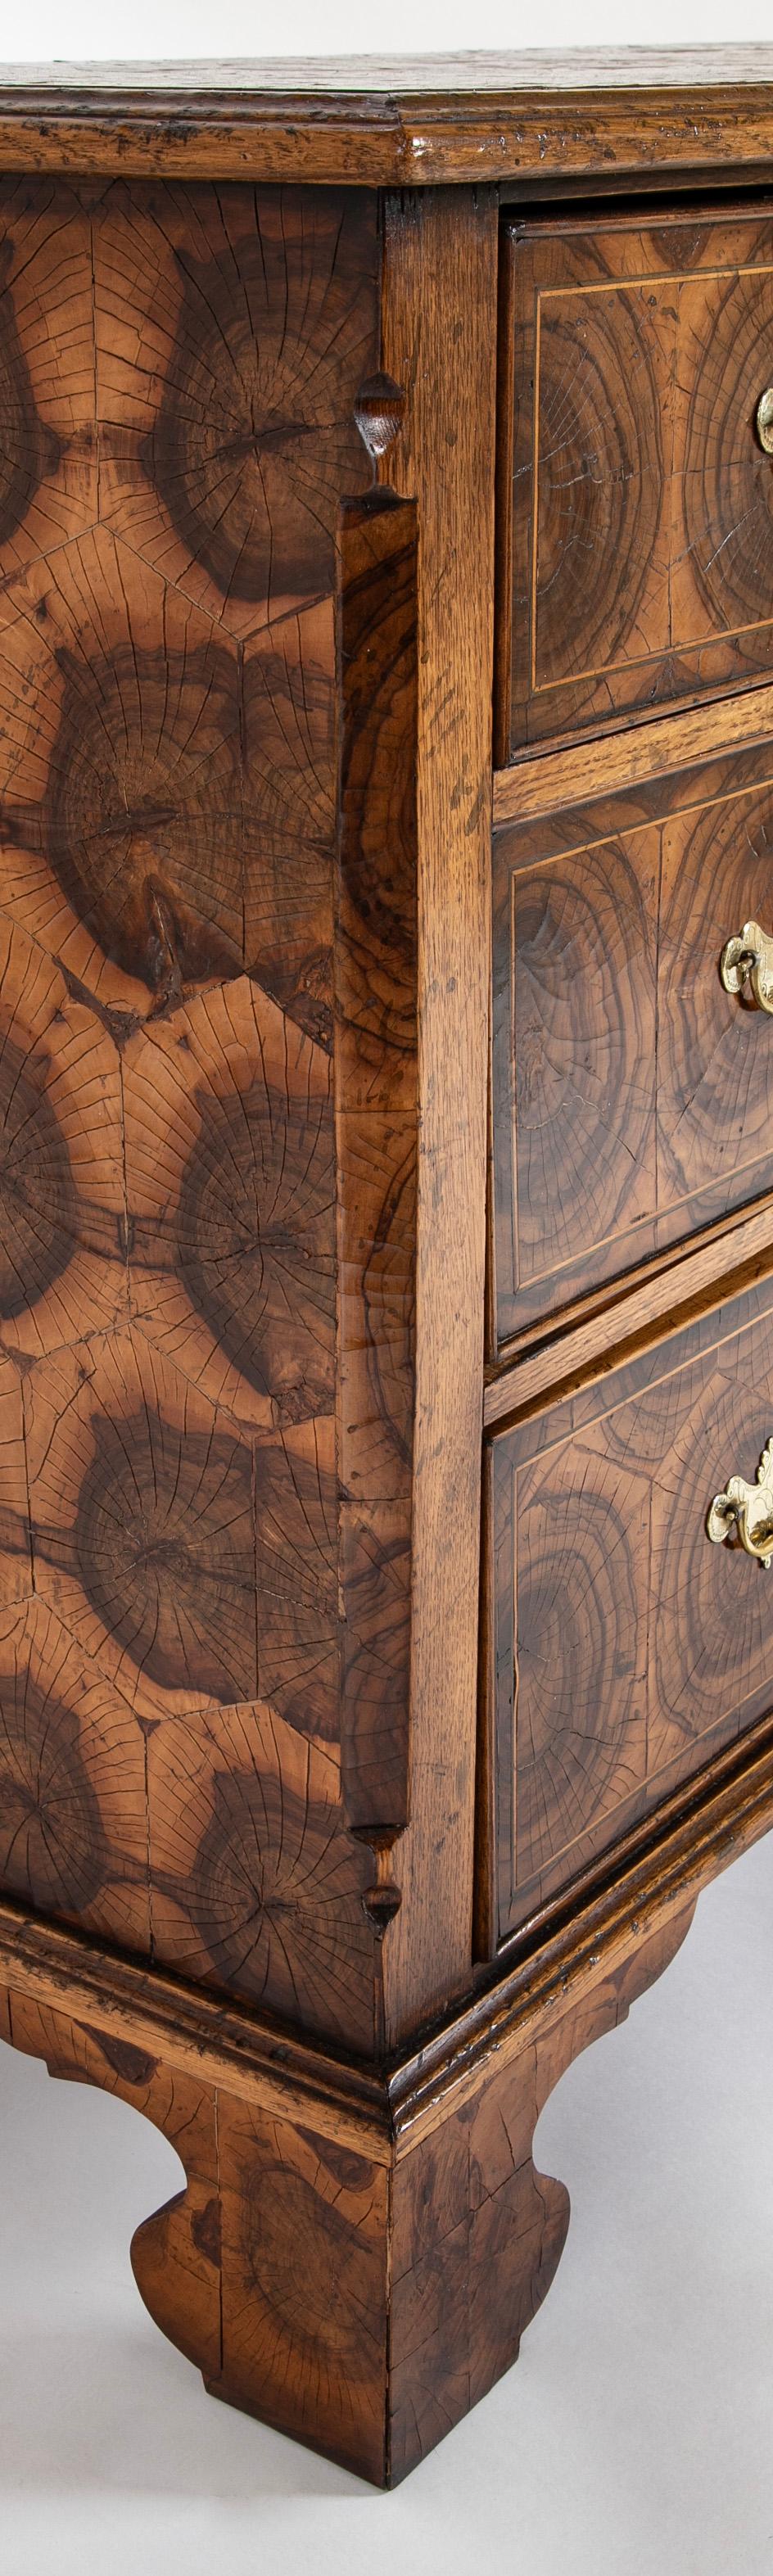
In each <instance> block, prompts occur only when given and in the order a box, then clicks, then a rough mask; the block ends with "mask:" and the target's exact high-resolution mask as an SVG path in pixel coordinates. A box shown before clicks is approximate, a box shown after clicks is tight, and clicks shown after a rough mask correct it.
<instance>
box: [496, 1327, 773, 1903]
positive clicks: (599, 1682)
mask: <svg viewBox="0 0 773 2576" xmlns="http://www.w3.org/2000/svg"><path fill="white" fill-rule="evenodd" d="M771 1434H773V1283H772V1282H767V1283H766V1284H765V1286H764V1287H757V1288H756V1289H754V1290H753V1291H750V1292H748V1293H747V1294H746V1295H745V1296H744V1297H739V1298H736V1299H735V1300H733V1301H732V1302H731V1303H729V1304H727V1305H725V1306H724V1307H722V1308H719V1309H715V1310H714V1313H713V1314H712V1315H710V1316H707V1317H703V1318H702V1319H701V1320H700V1322H699V1323H697V1324H693V1325H691V1326H690V1327H689V1328H688V1329H686V1330H683V1331H682V1332H681V1333H679V1334H675V1335H673V1336H672V1337H671V1338H670V1339H669V1340H668V1341H667V1342H665V1343H662V1344H659V1345H658V1347H657V1349H656V1350H654V1351H653V1350H650V1351H648V1352H647V1353H646V1354H644V1355H643V1356H642V1357H640V1358H639V1359H638V1360H636V1361H634V1362H631V1363H629V1364H628V1365H627V1366H625V1367H624V1368H620V1369H618V1370H617V1371H615V1372H614V1373H613V1374H612V1375H611V1376H609V1377H607V1378H605V1379H604V1381H603V1383H602V1384H601V1385H597V1386H594V1387H592V1388H590V1389H586V1390H584V1391H583V1392H582V1393H580V1394H577V1395H575V1396H574V1397H573V1398H571V1399H567V1400H566V1401H565V1402H564V1403H562V1404H559V1405H555V1406H553V1407H552V1408H548V1409H547V1410H546V1411H545V1412H544V1413H543V1414H541V1415H540V1416H539V1417H538V1418H537V1419H535V1420H532V1421H531V1422H529V1423H527V1424H523V1425H521V1426H520V1427H519V1428H518V1429H517V1430H511V1431H505V1432H502V1433H500V1434H499V1435H498V1436H497V1437H496V1438H495V1439H494V1440H492V1442H491V1444H490V1447H489V1451H488V1480H487V1491H488V1500H487V1516H488V1535H487V1568H488V1577H487V1602H488V1609H487V1638H486V1664H487V1689H486V1716H485V1725H486V1757H487V1758H486V1768H487V1775H488V1799H487V1802H486V1812H485V1816H484V1818H483V1819H482V1833H483V1850H482V1853H481V1860H482V1877H483V1880H484V1882H485V1884H487V1885H488V1887H489V1889H490V1904H491V1920H490V1927H489V1929H490V1937H491V1941H492V1943H493V1945H494V1946H496V1942H497V1940H501V1939H504V1938H505V1937H506V1936H507V1934H508V1933H509V1932H511V1931H513V1930H514V1929H515V1928H516V1927H517V1926H518V1925H519V1924H521V1923H523V1922H524V1921H525V1920H526V1919H527V1918H528V1917H529V1916H530V1915H532V1914H533V1913H534V1912H535V1910H537V1909H538V1908H539V1907H540V1906H541V1905H542V1904H543V1903H544V1902H545V1901H546V1900H548V1899H550V1898H552V1897H555V1896H557V1895H559V1894H560V1893H561V1892H562V1891H563V1890H564V1889H567V1888H570V1887H571V1886H572V1885H573V1884H574V1883H575V1882H576V1881H577V1879H578V1878H579V1877H581V1876H582V1875H584V1874H585V1873H587V1871H588V1870H589V1869H590V1868H591V1866H592V1864H593V1863H594V1862H595V1861H597V1860H598V1858H599V1856H600V1855H601V1854H602V1853H604V1852H607V1851H608V1850H609V1848H610V1846H611V1845H613V1844H614V1843H615V1842H616V1841H617V1840H619V1839H620V1837H621V1836H622V1835H623V1834H625V1833H626V1832H628V1831H629V1830H630V1829H631V1827H632V1826H634V1825H635V1824H637V1823H638V1822H639V1821H640V1820H641V1819H642V1818H644V1817H647V1816H648V1815H650V1814H651V1813H652V1811H653V1810H654V1809H655V1808H657V1806H658V1804H659V1803H660V1802H662V1801H663V1800H664V1799H665V1798H666V1797H668V1796H669V1795H671V1794H672V1793H673V1792H674V1791H675V1790H677V1789H678V1788H679V1787H680V1785H681V1784H682V1783H683V1782H685V1781H687V1780H689V1779H690V1778H691V1777H692V1776H693V1775H694V1774H695V1773H697V1772H698V1771H699V1770H700V1769H701V1766H702V1765H704V1764H705V1763H706V1762H707V1761H708V1760H709V1759H710V1757H711V1756H712V1755H714V1754H715V1753H717V1752H718V1751H719V1750H720V1749H721V1748H722V1747H724V1746H727V1745H729V1744H732V1743H733V1742H734V1741H735V1739H736V1738H737V1737H738V1736H739V1734H741V1732H742V1731H743V1730H744V1729H745V1728H747V1727H749V1726H750V1725H751V1724H752V1723H753V1722H754V1721H755V1720H756V1719H759V1718H761V1717H763V1716H765V1715H766V1714H767V1712H768V1711H769V1710H770V1708H771V1707H773V1570H771V1571H770V1572H769V1573H766V1572H765V1571H764V1570H761V1566H760V1564H759V1563H758V1562H756V1561H755V1560H754V1558H753V1557H752V1556H750V1555H748V1554H746V1553H745V1552H744V1548H743V1546H742V1545H741V1544H740V1543H739V1524H738V1523H730V1522H728V1523H727V1524H726V1525H727V1526H728V1528H729V1529H730V1530H731V1532H732V1536H731V1537H730V1538H728V1540H727V1541H726V1542H725V1543H723V1544H712V1543H711V1541H710V1539H709V1536H708V1531H707V1516H708V1514H709V1510H710V1506H711V1503H712V1498H713V1497H714V1496H715V1495H717V1494H719V1493H720V1492H723V1491H725V1490H726V1488H727V1486H728V1481H729V1479H730V1478H732V1477H733V1476H735V1475H739V1476H740V1477H741V1478H743V1479H744V1480H748V1481H749V1482H750V1483H751V1484H752V1485H753V1484H754V1480H755V1478H756V1475H757V1470H758V1465H759V1461H760V1458H761V1456H762V1453H763V1451H764V1449H765V1446H766V1444H767V1442H768V1441H769V1440H770V1438H771ZM758 1499H759V1498H758ZM762 1503H763V1505H764V1507H765V1511H766V1513H769V1520H767V1519H766V1522H765V1526H768V1527H769V1528H770V1529H771V1530H773V1485H771V1488H770V1490H769V1492H767V1493H766V1492H765V1491H764V1490H762ZM753 1517H754V1510H753V1506H752V1519H753ZM724 1525H725V1524H724V1523H723V1526H724ZM770 1543H771V1547H773V1535H771V1542H770Z"/></svg>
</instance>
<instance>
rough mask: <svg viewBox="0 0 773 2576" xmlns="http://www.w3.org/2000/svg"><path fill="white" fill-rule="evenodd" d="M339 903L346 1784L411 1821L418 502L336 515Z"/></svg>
mask: <svg viewBox="0 0 773 2576" xmlns="http://www.w3.org/2000/svg"><path fill="white" fill-rule="evenodd" d="M339 548H340V582H341V590H340V606H339V646H338V650H339V672H340V696H341V709H342V721H341V777H340V836H339V870H338V893H337V907H336V941H335V962H336V986H335V1010H336V1042H335V1086H336V1149H337V1166H338V1277H339V1307H338V1370H337V1375H338V1463H339V1476H340V1518H339V1569H340V1582H341V1593H342V1605H343V1624H342V1639H341V1729H342V1743H341V1753H342V1787H343V1796H344V1804H345V1811H346V1814H347V1817H348V1819H349V1822H350V1823H351V1824H352V1825H353V1826H355V1827H356V1828H358V1829H359V1830H360V1831H364V1830H366V1829H367V1827H368V1826H373V1827H375V1828H376V1830H377V1833H378V1836H379V1839H380V1841H381V1842H382V1844H383V1839H384V1836H385V1834H386V1835H389V1837H390V1838H391V1837H393V1836H394V1835H395V1834H396V1833H399V1832H400V1831H401V1830H402V1828H403V1827H404V1825H405V1824H406V1822H407V1817H408V1757H409V1740H408V1725H409V1714H410V1587H411V1507H412V1494H413V1431H414V1401H415V1365H416V1351H415V1313H416V1276H415V1247H416V1195H417V1159H418V1075H417V1042H418V951H417V943H418V918H417V903H418V871H417V833H416V746H417V677H418V665H417V531H416V510H415V506H414V505H413V504H412V503H411V502H399V501H397V500H396V498H395V496H394V495H393V494H391V493H388V492H384V491H380V490H378V489H377V490H374V492H373V493H372V494H369V495H368V496H367V498H366V499H365V500H364V501H363V502H361V503H360V504H352V505H350V507H349V508H347V509H346V510H345V512H344V513H343V516H342V521H341V528H340V535H339Z"/></svg>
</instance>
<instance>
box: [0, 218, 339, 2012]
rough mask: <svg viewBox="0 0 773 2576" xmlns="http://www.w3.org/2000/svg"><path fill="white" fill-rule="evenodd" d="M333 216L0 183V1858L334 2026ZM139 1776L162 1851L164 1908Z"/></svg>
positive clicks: (33, 1886) (104, 1918) (72, 1911)
mask: <svg viewBox="0 0 773 2576" xmlns="http://www.w3.org/2000/svg"><path fill="white" fill-rule="evenodd" d="M376 217H377V208H376V202H375V199H374V198H372V197H371V198H366V197H365V196H364V195H363V194H362V192H360V191H354V192H348V191H347V192H340V191H339V192H336V191H334V190H323V191H321V192H319V193H317V192H309V191H306V190H304V189H303V188H296V189H290V190H284V191H283V190H281V189H264V190H255V189H253V188H252V187H244V186H242V187H238V186H235V187H231V188H225V189H223V190H216V189H215V188H212V187H208V186H203V187H201V188H198V189H197V188H195V187H194V188H188V187H186V186H184V185H183V186H182V187H177V188H173V187H169V186H166V185H165V184H163V183H162V184H159V185H156V186H152V187H150V188H144V187H142V186H140V187H138V188H137V189H132V188H131V187H129V186H127V185H126V184H124V183H123V182H122V181H119V182H118V183H117V184H116V185H115V186H114V187H110V186H107V187H103V188H101V189H100V190H97V191H96V192H95V191H94V190H93V189H90V188H84V189H82V190H80V189H79V188H78V187H77V186H76V187H75V188H73V189H69V188H65V187H64V186H63V185H60V184H59V183H54V182H50V181H48V180H40V181H33V182H31V183H29V184H24V185H22V184H21V183H17V182H13V183H11V182H7V181H4V182H3V183H2V189H0V276H2V282H3V285H4V287H5V290H6V292H5V295H4V334H3V341H2V352H1V353H0V448H2V454H3V460H4V467H3V470H4V471H5V473H6V482H7V486H8V488H7V490H6V489H5V487H4V486H3V487H2V488H0V568H1V569H2V572H3V585H2V599H1V600H0V722H1V723H2V733H3V745H2V761H1V762H0V849H1V850H2V858H3V870H2V888H0V963H1V964H2V992H1V994H0V1008H1V1009H2V1014H3V1016H2V1018H1V1019H0V1121H2V1140H3V1155H2V1180H1V1182H0V1194H1V1195H2V1206H3V1215H4V1224H3V1249H2V1255H0V1343H2V1344H3V1345H4V1348H5V1350H6V1351H7V1353H8V1366H9V1368H11V1369H12V1376H13V1383H11V1380H9V1385H8V1397H7V1402H6V1401H5V1399H4V1405H3V1423H5V1420H6V1417H7V1419H8V1423H9V1433H8V1439H7V1440H6V1441H5V1442H4V1446H3V1453H2V1466H3V1479H2V1497H1V1500H2V1514H1V1519H0V1536H1V1537H2V1544H3V1550H4V1554H3V1560H2V1562H3V1564H5V1561H6V1557H7V1560H8V1579H7V1582H6V1583H5V1584H4V1585H3V1587H2V1591H3V1604H4V1608H5V1603H6V1600H7V1604H8V1612H9V1619H10V1622H11V1624H10V1626H9V1629H8V1637H7V1639H5V1640H4V1643H5V1645H6V1646H7V1653H6V1655H5V1664H4V1665H3V1671H4V1672H5V1691H4V1694H3V1686H2V1673H0V1717H1V1718H2V1722H3V1724H4V1725H5V1729H6V1739H7V1740H6V1757H7V1759H6V1771H7V1778H6V1782H5V1786H6V1793H7V1795H6V1806H7V1816H8V1820H9V1834H8V1837H7V1839H8V1846H9V1850H8V1863H7V1867H8V1872H9V1875H8V1876H7V1881H6V1883H7V1884H8V1885H9V1886H13V1889H14V1892H15V1893H16V1894H18V1895H22V1896H23V1897H24V1898H25V1901H29V1902H30V1903H31V1904H32V1905H38V1906H40V1907H42V1908H44V1909H45V1908H48V1909H50V1910H52V1911H54V1912H57V1913H64V1914H65V1915H66V1916H69V1917H72V1918H73V1919H77V1920H82V1921H83V1922H84V1923H86V1924H87V1925H88V1927H89V1928H90V1929H91V1930H92V1931H95V1932H96V1931H99V1932H101V1933H103V1934H104V1935H106V1936H107V1935H111V1936H112V1937H114V1938H115V1939H117V1940H118V1941H122V1942H124V1944H126V1943H129V1944H130V1945H131V1946H132V1947H133V1948H135V1949H137V1948H141V1949H149V1950H150V1951H151V1953H152V1951H153V1949H154V1948H155V1954H156V1955H157V1956H158V1955H159V1952H160V1954H161V1955H163V1956H166V1957H168V1958H172V1957H174V1959H175V1960H177V1961H179V1960H180V1958H181V1957H182V1956H184V1957H185V1959H186V1961H187V1965H188V1969H189V1971H190V1973H193V1974H197V1975H200V1976H201V1977H202V1978H203V1979H213V1980H215V1981H217V1980H220V1981H221V1982H223V1981H226V1982H227V1981H228V1979H229V1978H232V1979H233V1980H234V1982H236V1984H237V1985H238V1987H239V1991H240V1992H243V1993H244V1992H247V1991H249V1992H250V1993H251V1994H252V1995H253V1997H254V1996H255V1995H256V1994H258V1993H259V1994H260V1995H261V1996H262V1998H263V1999H264V2000H265V2001H267V2002H268V2003H269V2004H271V2005H272V2006H273V2007H274V2008H278V2009H282V2010H284V2011H285V2012H286V2013H287V2014H288V2015H290V2016H296V2017H297V2015H298V2014H300V2015H301V2017H303V2014H304V2012H305V2011H306V2010H308V2013H309V2016H310V2019H311V2021H312V2023H313V2026H314V2027H315V2028H317V2027H320V2026H321V2027H323V2028H324V2027H326V2026H328V2027H330V2028H331V2029H333V2030H334V2031H335V2032H336V2035H338V2036H343V2037H344V2038H346V2037H348V2038H349V2039H350V2041H352V2042H355V2043H356V2044H357V2045H358V2046H360V2047H362V2048H363V2049H366V2048H368V2047H369V2046H370V2045H371V2043H372V2037H373V2014H374V1990H375V1969H374V1944H375V1933H374V1930H373V1927H372V1925H371V1924H370V1922H369V1920H368V1918H367V1917H365V1916H364V1915H363V1912H362V1906H361V1902H360V1899H361V1894H362V1883H363V1881H364V1879H365V1878H366V1876H367V1870H368V1867H369V1866H370V1864H369V1863H367V1862H366V1860H365V1858H364V1856H363V1855H362V1853H361V1852H360V1851H359V1849H358V1847H357V1846H356V1845H355V1844H353V1843H348V1842H346V1841H345V1839H344V1833H343V1826H342V1823H341V1816H340V1760H339V1752H338V1737H339V1732H340V1726H339V1707H338V1667H337V1654H338V1599H337V1566H336V1546H337V1517H338V1493H337V1468H336V1455H335V1331H336V1321H335V1319H336V1258H337V1256H336V1237H335V1206H336V1169H335V1126H334V1102H333V1082H332V1061H331V1058H332V1039H333V930H334V891H335V889H334V866H335V848H336V796H335V755H336V745H335V655H334V621H333V591H334V583H335V531H336V524H337V518H338V511H339V504H340V499H341V493H342V491H346V490H349V491H350V492H353V491H356V489H357V488H358V486H362V485H363V484H364V483H365V482H366V481H367V475H368V465H367V459H366V458H365V455H364V452H363V450H362V446H361V443H360V441H359V438H358V433H357V429H356V424H355V420H354V401H355V395H356V392H357V389H358V386H359V384H360V381H361V379H362V377H363V376H364V375H367V373H368V372H369V371H372V367H373V363H374V359H375V357H376V355H377V303H378V258H377V239H376ZM46 344H47V345H48V357H46ZM3 367H4V368H5V375H4V374H3ZM20 423H22V424H23V426H24V440H23V442H22V443H23V446H24V455H23V457H22V456H21V452H19V454H18V455H17V448H18V446H19V438H18V436H17V432H18V431H19V425H20ZM14 440H15V441H16V444H14ZM1 485H2V475H0V486H1ZM11 521H13V526H12V525H11ZM4 548H5V551H3V549H4ZM49 549H50V551H49ZM5 1366H6V1362H5V1359H3V1362H2V1369H3V1372H4V1371H5ZM17 1372H18V1373H17ZM22 1397H23V1420H22V1411H21V1407H22ZM14 1407H15V1408H16V1411H14ZM17 1417H18V1418H17ZM19 1443H21V1446H20V1445H19ZM23 1479H24V1480H26V1483H27V1487H28V1494H27V1500H26V1502H25V1500H24V1498H23V1495H22V1480H23ZM33 1532H34V1536H32V1535H31V1533H33ZM33 1549H34V1558H33V1554H32V1551H33ZM33 1581H34V1585H35V1590H36V1600H35V1602H34V1603H30V1604H29V1607H27V1604H28V1597H29V1595H30V1594H31V1591H32V1586H33ZM19 1657H20V1658H21V1663H18V1658H19ZM14 1658H16V1659H17V1661H14ZM1 1660H2V1659H1V1658H0V1661H1ZM49 1665H50V1667H51V1669H50V1671H49ZM38 1666H40V1670H38ZM6 1667H7V1670H6ZM65 1685H66V1686H67V1687H66V1689H65ZM63 1694H64V1695H63ZM177 1719H180V1720H181V1721H184V1723H185V1724H187V1725H188V1726H189V1728H190V1730H191V1734H190V1745H189V1754H188V1764H187V1768H186V1763H185V1762H184V1761H183V1759H182V1749H181V1745H180V1743H179V1742H178V1739H177V1736H176V1733H175V1721H176V1720H177ZM218 1727H219V1728H220V1733H219V1735H218V1733H217V1729H218ZM213 1729H214V1734H213ZM100 1730H101V1732H102V1737H103V1739H104V1740H103V1741H101V1738H100ZM208 1730H209V1732H208ZM41 1731H43V1732H44V1733H45V1741H46V1750H47V1757H50V1759H48V1758H47V1761H46V1763H45V1764H42V1765H41V1764H40V1763H37V1765H36V1753H35V1747H36V1745H37V1744H38V1740H39V1738H40V1739H41V1740H42V1734H41ZM159 1734H160V1735H161V1736H163V1739H164V1743H165V1746H166V1748H167V1755H166V1757H165V1759H164V1760H163V1761H162V1760H161V1745H160V1742H158V1743H157V1742H156V1737H157V1735H159ZM57 1748H58V1752H57ZM151 1757H152V1759H151ZM229 1764H230V1765H231V1766H232V1771H233V1778H232V1779H231V1775H230V1774H229V1769H228V1766H229ZM229 1779H230V1792H229ZM240 1782H241V1784H242V1785H241V1786H240ZM122 1784H123V1785H122ZM172 1784H174V1785H172ZM229 1794H230V1795H231V1805H232V1807H233V1818H232V1819H231V1821H232V1822H233V1829H234V1834H235V1836H236V1851H235V1853H234V1854H233V1855H232V1864H233V1865H232V1866H231V1865H230V1864H229V1865H228V1866H226V1865H225V1863H224V1859H223V1852H222V1850H221V1842H220V1841H219V1840H218V1836H219V1833H220V1825H222V1817H223V1814H224V1813H225V1812H226V1810H227V1811H228V1816H229V1818H230V1816H231V1809H230V1807H229ZM174 1797H177V1798H178V1799H179V1801H180V1812H179V1815H178V1817H177V1820H176V1821H177V1828H178V1841H179V1842H180V1847H182V1845H183V1844H184V1845H185V1849H186V1851H188V1852H189V1853H190V1854H191V1855H194V1856H195V1854H196V1853H198V1852H199V1851H200V1847H201V1845H202V1844H204V1845H205V1846H206V1849H205V1854H204V1859H203V1860H202V1862H201V1869H200V1871H199V1875H200V1876H201V1875H202V1872H203V1887H204V1893H203V1894H202V1893H201V1892H200V1891H199V1894H198V1895H197V1893H196V1888H197V1886H198V1881H196V1883H195V1885H193V1884H192V1893H191V1897H190V1909H189V1918H188V1921H187V1930H186V1924H185V1919H184V1917H185V1889H184V1880H183V1876H182V1874H181V1864H180V1862H179V1851H177V1850H172V1851H171V1852H170V1851H169V1850H168V1848H167V1845H168V1841H169V1832H170V1818H171V1809H172V1800H173V1798H174ZM224 1802H225V1804H224ZM218 1818H220V1825H219V1824H218ZM19 1819H21V1825H20V1827H19V1830H18V1832H17V1831H16V1826H15V1825H14V1831H13V1832H11V1830H10V1828H11V1825H12V1824H13V1823H14V1820H16V1825H18V1824H19ZM239 1819H241V1822H240V1821H239ZM291 1820H292V1832H291V1831H290V1822H291ZM208 1834H209V1838H210V1843H211V1846H212V1849H211V1851H210V1843H207V1835H208ZM283 1834H284V1835H285V1837H286V1839H285V1841H284V1843H283ZM186 1838H187V1839H186ZM283 1852H284V1862H283V1864H282V1853H283ZM277 1868H278V1869H279V1874H280V1879H281V1893H280V1895H277V1893H276V1890H275V1885H274V1881H275V1877H276V1871H277ZM312 1887H313V1889H314V1900H313V1903H312V1901H311V1898H310V1893H309V1890H310V1888H312ZM194 1899H195V1902H194ZM283 1906H286V1907H287V1908H288V1909H289V1921H290V1937H289V1940H288V1945H287V1954H286V1955H285V1951H284V1949H283V1944H282V1938H281V1921H282V1908H283ZM229 1908H230V1912H229ZM315 1908H316V1910H315ZM154 1909H155V1914H156V1917H157V1921H156V1922H155V1923H154V1921H153V1913H154ZM181 1917H182V1918H183V1920H182V1922H181ZM246 1919H249V1922H250V1924H251V1926H252V1930H251V1932H250V1934H249V1935H248V1937H247V1940H246V1948H245V1940H244V1924H245V1920H246ZM202 1924H203V1925H204V1930H202ZM253 1952H254V1953H255V1955H256V1957H257V1959H258V1966H257V1968H254V1967H253V1968H252V1969H251V1967H250V1960H251V1958H252V1954H253ZM317 1953H319V1957H317ZM194 1959H195V1966H194V1964H193V1963H194ZM315 1959H316V1965H315ZM320 1959H323V1960H324V1973H323V1968H322V1967H321V1966H320V1964H319V1960H320ZM326 1991H327V1992H328V1993H329V1998H330V2001H329V2023H328V2024H327V2025H326V2024H325V1992H326ZM304 1997H305V2000H304ZM349 2002H350V2003H351V2016H352V2018H351V2026H350V2027H348V2028H347V2018H346V2016H347V2009H348V2004H349Z"/></svg>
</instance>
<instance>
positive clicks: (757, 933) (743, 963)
mask: <svg viewBox="0 0 773 2576" xmlns="http://www.w3.org/2000/svg"><path fill="white" fill-rule="evenodd" d="M719 972H720V975H721V978H722V982H723V984H724V987H725V992H726V993H741V992H742V991H743V987H744V984H746V983H749V984H750V985H751V989H752V992H753V994H754V999H755V1002H759V1006H760V1010H761V1011H773V939H771V938H770V937H769V936H768V932H767V931H766V930H761V929H760V925H759V922H758V921H745V922H744V926H743V930H742V931H741V932H740V934H739V937H738V938H737V939H728V941H727V943H726V945H725V947H724V948H723V950H722V955H721V957H720V960H719Z"/></svg>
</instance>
